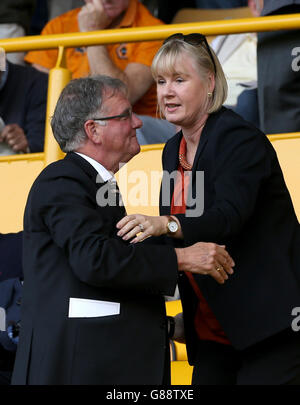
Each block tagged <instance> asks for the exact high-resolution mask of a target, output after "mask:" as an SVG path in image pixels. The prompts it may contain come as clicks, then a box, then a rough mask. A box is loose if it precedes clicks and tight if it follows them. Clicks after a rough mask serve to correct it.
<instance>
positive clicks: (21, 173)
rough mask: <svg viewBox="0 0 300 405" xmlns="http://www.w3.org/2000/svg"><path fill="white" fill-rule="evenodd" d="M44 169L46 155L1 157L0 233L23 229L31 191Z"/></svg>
mask: <svg viewBox="0 0 300 405" xmlns="http://www.w3.org/2000/svg"><path fill="white" fill-rule="evenodd" d="M43 168H44V154H43V153H34V154H26V155H11V156H5V157H4V156H2V157H0V176H1V179H2V180H1V198H0V206H1V210H0V232H1V233H10V232H19V231H21V230H22V229H23V214H24V208H25V204H26V200H27V196H28V193H29V190H30V188H31V185H32V183H33V182H34V180H35V178H36V177H37V175H38V174H39V173H40V172H41V171H42V169H43Z"/></svg>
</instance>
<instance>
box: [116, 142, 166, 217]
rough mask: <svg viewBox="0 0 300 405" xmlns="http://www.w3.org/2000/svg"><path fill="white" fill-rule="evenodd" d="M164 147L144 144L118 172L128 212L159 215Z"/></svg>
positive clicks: (162, 145) (119, 183) (118, 179)
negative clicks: (139, 151)
mask: <svg viewBox="0 0 300 405" xmlns="http://www.w3.org/2000/svg"><path fill="white" fill-rule="evenodd" d="M163 147H164V144H154V145H143V146H142V147H141V153H139V154H138V155H137V156H135V157H134V158H133V159H131V160H130V161H129V162H128V163H127V164H126V165H124V166H123V167H122V168H121V169H120V171H119V172H118V173H117V175H116V178H117V181H118V185H119V188H120V190H121V193H122V197H123V201H124V205H125V207H126V211H127V214H134V213H141V214H145V215H159V190H160V182H161V177H162V164H161V156H162V150H163Z"/></svg>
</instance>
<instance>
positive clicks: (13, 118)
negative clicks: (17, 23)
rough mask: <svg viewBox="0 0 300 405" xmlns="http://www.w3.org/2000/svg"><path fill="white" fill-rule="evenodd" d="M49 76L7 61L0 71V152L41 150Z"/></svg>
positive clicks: (3, 153)
mask: <svg viewBox="0 0 300 405" xmlns="http://www.w3.org/2000/svg"><path fill="white" fill-rule="evenodd" d="M47 87H48V76H47V75H46V74H45V73H42V72H38V71H37V70H36V69H34V68H32V67H30V66H20V65H17V64H13V63H10V62H8V61H7V64H6V70H5V71H4V72H0V117H1V121H2V126H3V128H2V130H1V129H0V131H1V133H0V154H1V155H7V154H14V153H28V152H42V151H43V148H44V133H45V116H46V100H47Z"/></svg>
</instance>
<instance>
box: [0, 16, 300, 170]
mask: <svg viewBox="0 0 300 405" xmlns="http://www.w3.org/2000/svg"><path fill="white" fill-rule="evenodd" d="M298 28H300V14H287V15H278V16H268V17H258V18H254V17H253V18H241V19H231V20H219V21H205V22H196V23H187V24H170V25H158V26H151V27H137V28H123V29H112V30H102V31H94V32H84V33H79V32H78V33H68V34H59V35H42V36H27V37H21V38H10V39H2V40H0V48H3V49H4V50H5V52H7V53H9V52H18V51H29V50H41V49H56V48H59V55H58V61H57V64H56V66H55V68H54V69H51V71H50V75H49V91H48V102H47V105H48V107H47V120H46V135H45V149H44V152H45V155H44V158H45V164H48V163H50V162H52V161H54V160H57V159H60V158H61V157H62V154H61V151H60V149H59V147H58V145H57V144H56V142H55V141H54V140H53V135H52V131H51V127H50V122H49V118H50V117H51V115H52V113H53V110H54V107H55V104H56V101H57V99H58V97H59V94H60V92H61V90H62V89H63V87H64V86H65V85H66V84H67V82H68V81H69V80H70V78H71V74H70V73H69V72H68V71H67V69H66V67H65V64H64V50H65V48H70V47H82V46H90V45H97V44H98V45H99V44H108V43H120V42H138V41H152V40H162V39H165V38H166V37H168V36H169V35H171V34H174V33H175V32H182V33H185V34H187V33H190V32H201V33H203V34H205V35H219V34H236V33H242V32H261V31H273V30H281V29H298ZM0 161H1V160H0Z"/></svg>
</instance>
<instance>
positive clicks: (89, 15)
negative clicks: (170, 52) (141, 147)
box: [25, 0, 162, 117]
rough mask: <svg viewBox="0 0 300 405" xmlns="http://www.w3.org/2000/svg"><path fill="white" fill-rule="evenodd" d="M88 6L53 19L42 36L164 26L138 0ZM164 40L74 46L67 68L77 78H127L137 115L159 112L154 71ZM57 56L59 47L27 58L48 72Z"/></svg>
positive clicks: (96, 1)
mask: <svg viewBox="0 0 300 405" xmlns="http://www.w3.org/2000/svg"><path fill="white" fill-rule="evenodd" d="M85 3H86V5H85V6H84V7H82V8H77V9H74V10H71V11H68V12H67V13H65V14H62V15H60V16H58V17H56V18H55V19H53V20H51V21H50V22H49V23H48V24H47V25H46V27H45V28H44V29H43V31H42V35H47V34H60V33H69V32H78V31H82V32H86V31H94V30H101V29H111V28H121V27H122V28H129V27H139V26H151V25H161V24H162V22H161V21H160V20H158V19H157V18H154V17H153V16H152V15H151V14H150V12H149V11H148V10H147V9H146V7H145V6H144V5H143V4H141V3H140V2H139V1H138V0H110V1H107V0H102V1H101V0H85ZM160 44H161V43H160V42H152V41H148V42H137V43H122V44H113V45H107V46H102V45H99V46H90V47H86V48H76V49H75V48H70V49H67V51H66V61H67V67H68V69H70V71H71V72H72V76H73V78H77V77H82V76H86V75H87V74H89V73H92V74H107V75H110V76H113V77H117V78H119V79H121V80H122V81H124V82H125V83H126V84H127V85H128V87H129V98H130V101H131V102H132V104H133V107H134V112H135V113H136V114H144V115H151V116H154V117H155V115H156V89H155V85H154V81H153V78H152V75H151V71H150V65H151V62H152V59H153V57H154V55H155V53H156V51H157V50H158V48H159V46H160ZM56 59H57V50H46V51H34V52H29V53H28V55H27V56H26V58H25V60H26V61H27V62H29V63H32V64H33V66H34V67H36V68H38V69H43V70H46V71H48V70H49V69H50V68H52V67H53V66H54V65H55V63H56Z"/></svg>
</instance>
